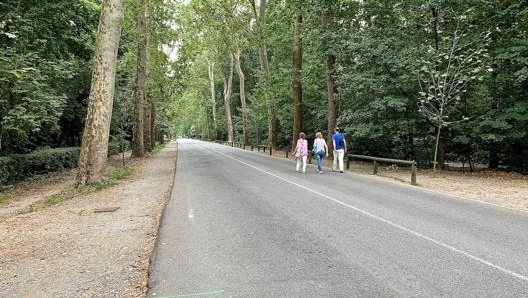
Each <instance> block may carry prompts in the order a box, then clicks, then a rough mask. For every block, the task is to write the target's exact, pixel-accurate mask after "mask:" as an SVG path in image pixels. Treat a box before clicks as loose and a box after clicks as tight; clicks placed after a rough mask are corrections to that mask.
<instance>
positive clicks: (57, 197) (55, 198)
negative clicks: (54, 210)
mask: <svg viewBox="0 0 528 298" xmlns="http://www.w3.org/2000/svg"><path fill="white" fill-rule="evenodd" d="M74 194H75V193H74V192H73V191H71V190H70V191H68V190H66V191H61V192H60V193H58V194H54V195H51V196H49V197H47V198H46V200H44V203H46V205H48V206H51V205H57V204H59V203H62V202H64V201H66V200H69V199H71V198H73V196H74Z"/></svg>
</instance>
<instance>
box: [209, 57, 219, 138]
mask: <svg viewBox="0 0 528 298" xmlns="http://www.w3.org/2000/svg"><path fill="white" fill-rule="evenodd" d="M214 65H215V63H214V62H212V61H207V75H208V78H209V87H210V92H211V97H210V102H211V111H212V113H213V128H214V133H213V138H214V139H215V140H216V138H217V132H218V124H217V123H216V117H217V116H216V92H215V78H214Z"/></svg>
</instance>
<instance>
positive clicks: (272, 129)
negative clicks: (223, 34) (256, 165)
mask: <svg viewBox="0 0 528 298" xmlns="http://www.w3.org/2000/svg"><path fill="white" fill-rule="evenodd" d="M266 2H267V1H266V0H260V4H259V12H258V13H257V10H256V7H255V1H254V0H253V1H251V5H252V6H253V12H254V15H255V20H256V23H257V30H258V32H259V34H258V38H259V41H260V42H261V44H260V48H259V59H260V69H261V70H262V76H263V78H264V85H265V87H264V88H265V91H264V92H265V93H264V96H265V99H266V104H267V108H268V146H271V147H272V148H274V149H276V148H277V147H278V143H277V129H278V120H277V103H276V102H275V99H274V98H273V94H272V93H271V76H270V70H269V64H268V51H267V49H266V43H265V42H264V38H265V34H264V32H263V31H264V22H265V20H266ZM257 133H258V131H257Z"/></svg>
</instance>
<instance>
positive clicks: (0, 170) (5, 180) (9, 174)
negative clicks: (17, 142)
mask: <svg viewBox="0 0 528 298" xmlns="http://www.w3.org/2000/svg"><path fill="white" fill-rule="evenodd" d="M17 168H18V165H17V161H16V159H14V158H12V157H9V156H5V157H0V186H3V185H9V184H12V183H13V182H14V181H15V180H16V173H17Z"/></svg>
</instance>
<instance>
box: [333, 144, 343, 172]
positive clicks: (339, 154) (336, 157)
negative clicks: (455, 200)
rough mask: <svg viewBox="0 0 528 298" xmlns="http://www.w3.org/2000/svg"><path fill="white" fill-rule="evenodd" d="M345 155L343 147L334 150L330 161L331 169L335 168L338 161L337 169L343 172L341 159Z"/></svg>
mask: <svg viewBox="0 0 528 298" xmlns="http://www.w3.org/2000/svg"><path fill="white" fill-rule="evenodd" d="M344 157H345V149H339V150H334V162H333V163H332V170H333V171H335V170H336V169H337V164H338V162H339V171H340V172H343V159H344Z"/></svg>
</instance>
